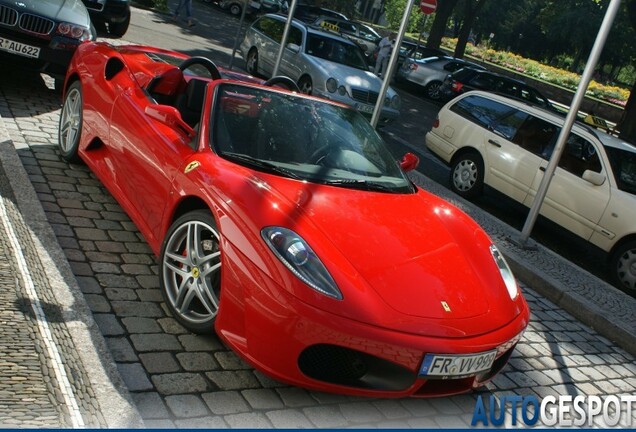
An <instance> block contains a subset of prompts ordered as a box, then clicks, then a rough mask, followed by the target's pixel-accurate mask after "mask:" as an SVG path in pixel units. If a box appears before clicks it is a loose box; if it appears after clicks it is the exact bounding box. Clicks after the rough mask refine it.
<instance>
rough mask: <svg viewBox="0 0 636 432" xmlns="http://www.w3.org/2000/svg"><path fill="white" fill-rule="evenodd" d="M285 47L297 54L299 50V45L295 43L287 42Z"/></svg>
mask: <svg viewBox="0 0 636 432" xmlns="http://www.w3.org/2000/svg"><path fill="white" fill-rule="evenodd" d="M287 49H288V50H290V51H291V52H293V53H294V54H298V53H299V52H300V46H299V45H297V44H295V43H291V42H290V43H288V44H287Z"/></svg>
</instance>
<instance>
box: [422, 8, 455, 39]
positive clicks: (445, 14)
mask: <svg viewBox="0 0 636 432" xmlns="http://www.w3.org/2000/svg"><path fill="white" fill-rule="evenodd" d="M457 1H458V0H439V1H438V2H437V10H436V11H435V20H434V21H433V26H432V27H431V33H430V35H429V36H428V41H427V42H426V46H427V47H429V48H439V46H440V45H441V44H442V37H444V32H445V31H446V23H447V22H448V18H450V16H451V14H452V13H453V9H455V5H456V4H457Z"/></svg>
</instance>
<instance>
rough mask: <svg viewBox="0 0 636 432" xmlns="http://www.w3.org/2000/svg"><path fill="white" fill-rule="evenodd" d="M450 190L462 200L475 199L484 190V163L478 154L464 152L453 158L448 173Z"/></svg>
mask: <svg viewBox="0 0 636 432" xmlns="http://www.w3.org/2000/svg"><path fill="white" fill-rule="evenodd" d="M450 185H451V189H452V190H453V191H454V192H455V193H457V194H458V195H459V196H461V197H464V198H468V199H470V198H475V197H477V196H479V195H481V194H482V192H483V189H484V162H483V160H482V159H481V156H480V155H479V153H476V152H466V153H463V154H460V155H459V156H457V157H456V158H455V160H454V161H453V163H452V165H451V172H450Z"/></svg>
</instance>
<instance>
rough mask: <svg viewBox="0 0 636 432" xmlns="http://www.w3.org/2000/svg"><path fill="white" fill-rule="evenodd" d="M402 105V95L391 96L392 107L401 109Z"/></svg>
mask: <svg viewBox="0 0 636 432" xmlns="http://www.w3.org/2000/svg"><path fill="white" fill-rule="evenodd" d="M401 105H402V100H401V99H400V95H397V94H396V95H394V96H393V97H392V98H391V108H393V109H396V110H399V109H400V106H401Z"/></svg>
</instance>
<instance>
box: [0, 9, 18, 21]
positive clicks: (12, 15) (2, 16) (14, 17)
mask: <svg viewBox="0 0 636 432" xmlns="http://www.w3.org/2000/svg"><path fill="white" fill-rule="evenodd" d="M17 22H18V13H17V12H16V11H15V10H14V9H11V8H10V7H6V6H3V5H0V24H3V25H8V26H14V25H15V24H16V23H17Z"/></svg>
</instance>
